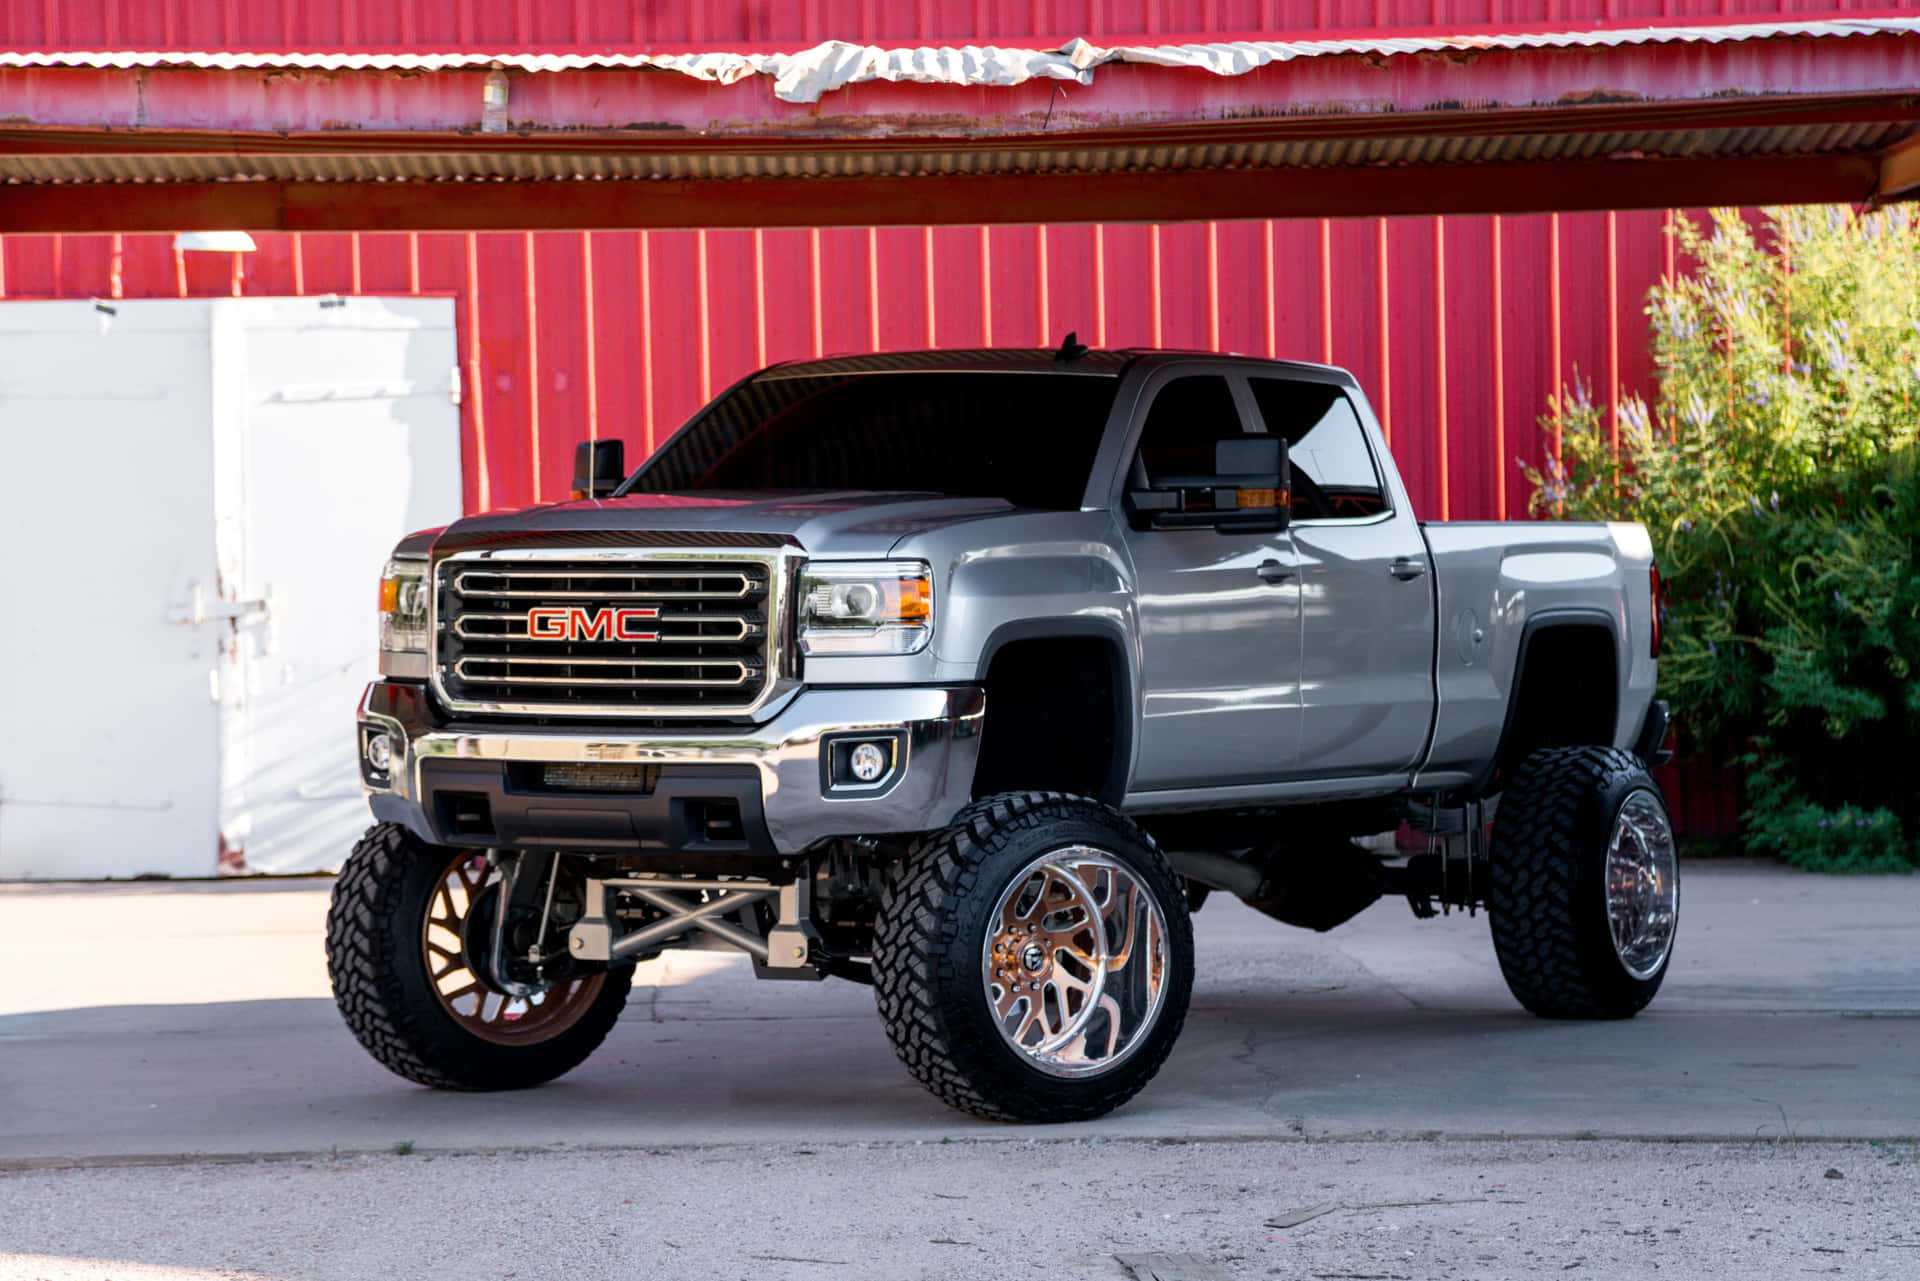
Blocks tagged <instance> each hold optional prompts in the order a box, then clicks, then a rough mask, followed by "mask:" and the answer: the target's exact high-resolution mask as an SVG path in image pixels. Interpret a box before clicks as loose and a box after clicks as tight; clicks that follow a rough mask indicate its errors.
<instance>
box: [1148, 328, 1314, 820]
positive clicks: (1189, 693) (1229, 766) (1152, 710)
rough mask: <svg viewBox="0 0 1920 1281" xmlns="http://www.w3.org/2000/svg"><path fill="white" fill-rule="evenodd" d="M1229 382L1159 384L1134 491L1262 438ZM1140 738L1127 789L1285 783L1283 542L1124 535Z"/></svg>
mask: <svg viewBox="0 0 1920 1281" xmlns="http://www.w3.org/2000/svg"><path fill="white" fill-rule="evenodd" d="M1243 395H1244V390H1242V391H1241V392H1240V395H1238V396H1237V395H1236V389H1235V386H1234V381H1233V380H1230V379H1229V378H1227V377H1224V376H1222V375H1220V374H1218V373H1208V374H1201V373H1191V372H1190V373H1182V372H1181V370H1180V369H1179V367H1177V366H1176V367H1173V368H1170V369H1168V370H1166V371H1164V373H1162V374H1159V375H1156V378H1155V381H1154V382H1153V383H1150V384H1149V385H1148V387H1147V389H1146V396H1147V402H1148V403H1147V409H1146V420H1145V425H1144V426H1143V428H1142V430H1141V435H1140V443H1139V445H1138V448H1137V451H1136V453H1135V455H1134V457H1133V459H1132V462H1131V468H1132V476H1133V480H1132V481H1130V484H1133V485H1135V486H1140V485H1151V484H1152V483H1153V480H1154V479H1155V478H1156V477H1159V476H1172V475H1194V474H1201V473H1210V472H1212V471H1213V466H1214V462H1213V447H1214V443H1215V442H1216V441H1218V440H1220V439H1222V438H1224V437H1231V436H1237V435H1241V434H1243V433H1245V432H1248V431H1255V430H1264V429H1262V428H1259V427H1258V426H1257V425H1256V424H1255V423H1254V421H1253V415H1252V413H1251V407H1250V406H1243V403H1242V400H1241V399H1240V396H1243ZM1126 539H1127V546H1128V550H1129V552H1130V554H1131V556H1132V559H1133V565H1134V572H1135V574H1136V577H1137V588H1138V602H1139V619H1140V646H1141V714H1142V721H1141V735H1140V748H1139V754H1138V758H1137V764H1136V766H1135V770H1134V776H1133V781H1132V786H1131V787H1130V789H1129V790H1130V791H1132V792H1141V791H1163V790H1167V789H1172V788H1181V787H1203V786H1204V787H1218V786H1223V785H1231V784H1236V783H1262V782H1269V781H1273V780H1276V779H1281V778H1284V777H1286V775H1287V774H1288V773H1290V772H1291V771H1292V769H1293V766H1294V759H1295V755H1296V752H1297V749H1298V740H1299V733H1300V694H1299V665H1300V587H1299V582H1300V580H1299V578H1298V575H1297V573H1296V570H1295V566H1294V553H1293V548H1292V546H1291V544H1290V542H1289V540H1288V537H1287V535H1286V534H1285V533H1274V534H1248V533H1224V534H1223V533H1219V532H1216V531H1214V530H1211V529H1188V530H1152V529H1144V530H1143V529H1131V528H1129V529H1128V530H1127V533H1126Z"/></svg>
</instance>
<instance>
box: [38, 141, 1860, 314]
mask: <svg viewBox="0 0 1920 1281" xmlns="http://www.w3.org/2000/svg"><path fill="white" fill-rule="evenodd" d="M1881 168H1882V166H1881V162H1880V160H1879V159H1878V158H1876V157H1874V156H1871V155H1803V156H1770V157H1705V158H1692V159H1681V160H1603V161H1550V162H1536V163H1513V164H1498V165H1399V166H1379V167H1372V166H1368V167H1353V168H1340V169H1310V170H1303V169H1295V170H1198V171H1192V172H1187V173H1183V174H1181V175H1179V176H1178V179H1177V180H1174V181H1169V179H1168V176H1167V175H1165V174H1158V173H1134V172H1120V173H1096V174H1084V173H1077V174H1020V173H1011V174H1009V173H1002V174H991V175H977V176H964V177H941V178H919V179H895V178H810V179H766V180H738V181H724V180H681V181H677V182H621V183H613V182H598V183H578V182H567V183H558V182H520V183H497V184H489V185H488V186H487V187H486V188H485V189H484V195H483V194H482V193H481V192H480V191H476V190H475V189H474V188H472V187H471V186H469V185H467V184H460V183H404V182H369V183H357V182H323V183H300V182H286V183H282V182H249V183H170V184H155V185H150V186H143V187H141V188H140V199H139V200H137V201H134V200H103V199H101V191H100V189H99V188H97V187H94V186H91V185H73V184H60V185H54V186H44V187H33V186H15V187H6V188H0V232H8V233H45V232H69V233H110V232H115V231H122V232H125V231H161V232H171V231H179V230H184V229H192V228H196V227H225V228H232V229H235V230H245V231H303V232H305V231H313V232H323V231H335V232H339V231H365V230H396V229H410V230H415V231H436V230H445V231H486V230H493V231H532V230H581V229H608V228H619V227H630V228H675V227H755V226H763V227H772V226H794V227H809V228H819V227H829V226H834V227H843V226H869V225H872V226H900V225H913V226H918V225H923V224H929V223H931V224H940V225H951V224H954V223H962V224H966V223H972V224H976V225H984V224H989V223H993V224H998V223H1032V222H1053V223H1085V222H1093V221H1095V220H1099V221H1104V222H1109V223H1113V222H1178V221H1202V220H1206V219H1219V220H1222V221H1225V220H1232V219H1255V218H1305V217H1364V216H1385V215H1399V214H1425V215H1429V216H1431V215H1434V214H1486V213H1537V212H1546V211H1548V210H1554V209H1557V210H1564V211H1568V212H1573V211H1578V210H1601V209H1659V208H1666V207H1669V206H1675V207H1687V206H1696V205H1741V204H1796V203H1819V202H1827V201H1849V202H1854V201H1864V200H1867V199H1869V198H1870V197H1872V196H1873V194H1874V193H1875V191H1876V190H1878V188H1879V183H1880V177H1881ZM987 265H989V264H988V263H986V262H983V266H987ZM817 278H818V277H817V275H816V276H815V279H816V280H817ZM1150 285H1151V287H1152V288H1153V290H1154V292H1155V293H1156V294H1157V293H1158V288H1159V282H1158V280H1157V279H1155V280H1152V281H1150ZM819 329H820V325H819V322H818V320H817V319H816V321H815V325H814V330H815V337H816V344H817V342H818V338H819Z"/></svg>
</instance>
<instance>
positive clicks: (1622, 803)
mask: <svg viewBox="0 0 1920 1281" xmlns="http://www.w3.org/2000/svg"><path fill="white" fill-rule="evenodd" d="M623 470H624V469H623V468H622V466H621V457H620V446H619V445H618V443H615V442H597V443H588V444H583V445H582V446H581V447H580V457H579V461H578V463H577V464H576V476H575V482H574V483H575V496H574V500H573V501H570V502H566V503H558V504H553V505H548V506H542V507H536V508H533V509H530V510H527V511H518V512H510V513H490V514H487V515H482V516H475V517H471V518H469V519H466V520H462V521H460V522H458V523H456V524H454V525H451V526H448V527H446V528H445V529H440V530H432V531H427V532H423V533H420V534H416V535H413V536H410V537H409V538H407V539H406V540H404V541H403V542H402V543H401V544H400V545H399V547H398V548H397V549H396V550H395V551H394V554H393V559H392V561H391V563H390V564H389V565H388V566H387V569H386V573H385V577H384V578H383V580H382V582H381V614H380V651H381V655H380V657H381V671H382V673H383V679H382V680H380V681H378V682H377V683H375V684H374V685H372V686H370V687H369V688H368V690H367V692H366V695H365V697H364V698H363V700H362V702H361V704H360V707H359V715H358V734H359V759H360V769H361V774H362V782H363V783H364V784H365V787H366V789H367V793H368V796H369V799H370V803H371V806H372V810H373V815H374V818H375V819H376V820H377V822H376V825H375V826H374V827H373V828H372V829H371V830H369V831H368V833H367V835H366V836H365V837H364V838H363V839H362V840H361V841H360V843H359V844H358V845H357V846H356V847H355V848H354V850H353V853H352V855H351V856H350V857H349V858H348V860H347V862H346V865H345V869H344V871H343V872H342V874H341V877H340V880H339V882H338V885H337V888H336V889H335V892H334V899H333V908H332V912H331V914H330V916H329V919H328V934H327V945H328V960H329V968H330V971H331V974H332V979H333V985H334V990H335V993H336V996H337V999H338V1002H339V1005H340V1009H341V1011H342V1012H343V1013H344V1014H345V1016H346V1021H347V1024H348V1026H349V1027H350V1028H351V1029H352V1030H353V1032H354V1034H355V1035H356V1036H357V1037H358V1038H359V1039H360V1041H361V1042H362V1043H363V1044H364V1045H365V1046H366V1048H367V1049H368V1050H369V1051H371V1052H372V1053H373V1055H374V1056H375V1057H376V1058H378V1059H379V1060H380V1061H381V1062H382V1063H384V1064H386V1065H387V1066H388V1067H390V1068H391V1069H393V1070H394V1071H395V1072H397V1073H399V1074H400V1075H402V1076H405V1077H407V1078H410V1079H412V1080H414V1081H418V1082H422V1083H424V1084H427V1085H431V1086H438V1087H442V1088H448V1089H466V1090H486V1089H505V1088H515V1087H522V1086H529V1085H534V1084H537V1083H540V1082H543V1081H547V1080H550V1079H552V1078H553V1077H556V1076H558V1075H560V1074H561V1073H563V1072H566V1071H568V1070H569V1069H571V1068H572V1067H574V1066H575V1065H577V1064H578V1063H580V1062H581V1061H582V1060H583V1059H584V1058H585V1057H586V1056H587V1055H588V1054H589V1053H591V1052H592V1051H593V1049H594V1048H595V1047H596V1046H597V1045H598V1044H599V1043H600V1041H601V1040H602V1039H603V1038H604V1037H605V1036H606V1034H607V1032H608V1030H609V1029H610V1028H611V1027H612V1025H613V1022H614V1020H615V1019H616V1018H617V1017H618V1016H619V1014H620V1010H621V1007H622V1006H623V1004H624V1003H625V1001H626V997H627V991H628V987H629V984H630V983H631V981H632V975H633V971H634V966H635V965H636V964H637V963H639V962H641V961H644V960H647V959H649V958H652V957H655V956H658V955H659V954H660V953H662V952H663V951H665V950H666V949H669V948H717V949H725V950H731V951H737V952H744V953H746V954H748V955H749V956H750V957H751V958H752V963H753V965H754V968H755V970H756V972H757V973H758V974H759V975H760V976H762V977H764V978H770V979H820V978H824V977H827V976H836V977H840V978H846V979H853V980H855V981H858V982H863V983H869V984H871V985H872V986H873V988H874V991H875V995H876V998H877V1003H878V1006H879V1011H880V1017H881V1019H882V1021H883V1022H884V1024H885V1027H886V1031H887V1034H888V1036H889V1037H890V1039H891V1040H892V1043H893V1045H894V1047H895V1048H896V1049H897V1050H898V1052H899V1055H900V1058H901V1059H902V1060H903V1061H904V1063H905V1064H906V1066H907V1067H908V1069H909V1070H910V1071H912V1073H913V1074H914V1075H915V1076H917V1077H918V1078H919V1079H920V1080H921V1081H922V1082H924V1083H925V1084H926V1086H927V1087H928V1088H929V1089H931V1090H932V1091H933V1092H934V1093H935V1094H937V1095H938V1096H939V1097H940V1098H942V1099H944V1100H945V1101H946V1102H948V1103H950V1104H952V1105H953V1106H955V1107H958V1108H961V1109H964V1110H966V1111H969V1112H973V1113H976V1114H979V1115H981V1116H986V1117H994V1118H1001V1119H1006V1120H1019V1121H1058V1120H1073V1119H1083V1118H1087V1117H1093V1116H1098V1115H1100V1114H1102V1113H1104V1112H1106V1111H1108V1110H1110V1109H1112V1108H1114V1107H1117V1106H1118V1105H1120V1104H1121V1103H1123V1102H1125V1101H1126V1100H1127V1099H1128V1098H1130V1097H1131V1096H1132V1095H1133V1094H1134V1093H1136V1092H1137V1091H1138V1090H1140V1089H1141V1088H1142V1087H1143V1086H1144V1085H1145V1084H1146V1083H1147V1081H1148V1080H1149V1079H1151V1078H1152V1076H1153V1075H1154V1073H1155V1072H1156V1071H1157V1070H1158V1069H1159V1067H1160V1065H1161V1064H1162V1063H1163V1062H1164V1061H1165V1059H1166V1056H1167V1054H1168V1052H1169V1050H1170V1049H1171V1047H1172V1045H1173V1042H1174V1039H1175V1038H1176V1037H1177V1036H1178V1034H1179V1031H1180V1027H1181V1024H1182V1022H1183V1020H1184V1019H1185V1016H1186V1011H1187V1001H1188V994H1189V991H1190V989H1191V987H1192V982H1193V968H1194V950H1193V931H1192V926H1191V924H1190V921H1189V913H1190V912H1192V911H1194V910H1196V909H1198V908H1199V907H1200V905H1201V904H1202V902H1203V901H1204V900H1205V899H1206V898H1207V896H1208V894H1209V893H1210V892H1225V893H1230V894H1233V895H1235V896H1237V897H1239V898H1241V899H1242V900H1244V901H1246V902H1247V903H1249V904H1251V905H1252V906H1254V907H1255V908H1257V909H1258V910H1260V911H1261V912H1263V913H1265V914H1267V915H1269V916H1271V917H1273V918H1275V919H1277V920H1280V921H1283V922H1286V923H1289V924H1293V925H1298V926H1303V927H1307V928H1312V929H1318V930H1326V929H1331V928H1333V927H1334V926H1336V925H1338V924H1340V923H1341V922H1343V921H1345V920H1347V919H1349V918H1351V917H1352V916H1353V915H1354V914H1355V913H1357V912H1359V911H1361V910H1363V909H1364V908H1366V907H1367V906H1369V905H1370V904H1372V903H1374V902H1375V901H1376V900H1378V899H1379V898H1380V897H1382V896H1383V895H1393V896H1398V897H1404V898H1405V899H1406V900H1407V902H1408V903H1409V904H1410V905H1411V908H1412V914H1413V915H1414V916H1416V917H1421V916H1430V915H1433V914H1434V913H1436V912H1439V911H1446V910H1451V909H1454V908H1461V909H1467V910H1473V909H1475V908H1478V907H1482V906H1484V907H1485V908H1486V909H1487V910H1488V911H1489V914H1490V917H1491V925H1492V933H1493V940H1494V946H1495V949H1496V951H1497V953H1498V956H1499V961H1500V965H1501V968H1502V970H1503V972H1504V974H1505V975H1506V978H1507V982H1508V984H1509V986H1510V987H1511V988H1512V990H1513V992H1514V994H1515V996H1516V997H1518V999H1519V1000H1520V1001H1521V1003H1522V1004H1524V1005H1525V1006H1526V1007H1527V1008H1528V1009H1530V1010H1532V1011H1534V1012H1535V1013H1538V1014H1541V1015H1544V1016H1547V1017H1550V1018H1623V1017H1627V1016H1630V1015H1632V1014H1633V1013H1635V1012H1636V1011H1637V1010H1639V1009H1640V1008H1641V1007H1642V1006H1644V1005H1645V1004H1646V1003H1647V1002H1648V1001H1649V1000H1651V999H1652V997H1653V994H1654V992H1655V990H1656V989H1658V987H1659V986H1660V982H1661V979H1662V978H1663V976H1664V975H1665V972H1666V968H1667V962H1668V957H1669V955H1670V953H1671V949H1672V943H1673V936H1674V928H1675V923H1676V919H1677V913H1678V908H1679V900H1678V888H1679V886H1678V879H1677V875H1676V864H1675V851H1674V839H1673V832H1672V828H1671V826H1670V824H1669V821H1668V817H1667V813H1666V809H1665V807H1664V805H1663V803H1662V801H1661V797H1660V792H1659V790H1658V788H1657V787H1656V786H1655V785H1654V783H1653V782H1652V781H1651V779H1650V778H1649V776H1648V773H1647V769H1648V767H1649V766H1650V765H1652V764H1654V763H1656V761H1657V760H1658V759H1659V753H1660V752H1661V750H1662V749H1661V744H1662V742H1663V740H1664V739H1665V737H1666V732H1667V723H1666V708H1665V705H1664V704H1662V703H1660V702H1657V701H1655V699H1654V697H1653V694H1654V677H1655V667H1656V662H1655V660H1656V655H1657V652H1658V648H1659V623H1658V611H1659V578H1658V574H1657V572H1656V571H1655V569H1654V566H1653V560H1652V555H1651V551H1650V547H1649V542H1648V538H1647V534H1646V531H1645V530H1644V529H1642V528H1641V527H1639V526H1637V525H1587V524H1551V523H1538V524H1535V523H1527V524H1491V523H1488V524H1479V523H1456V524H1423V523H1421V522H1420V521H1419V520H1418V519H1416V518H1415V516H1414V513H1413V509H1412V506H1411V504H1410V503H1409V502H1408V500H1407V491H1406V488H1405V486H1404V485H1403V484H1402V483H1401V480H1400V477H1399V475H1398V474H1397V473H1396V471H1395V469H1394V465H1393V460H1392V459H1391V457H1390V456H1389V455H1388V452H1387V449H1386V447H1385V442H1384V440H1383V439H1382V436H1381V433H1380V430H1379V427H1378V425H1377V424H1376V422H1375V420H1374V416H1373V414H1372V412H1371V411H1370V410H1369V408H1368V405H1367V401H1366V397H1365V396H1364V395H1363V394H1362V393H1361V391H1360V388H1359V387H1358V386H1357V385H1356V384H1355V382H1354V379H1353V378H1352V377H1351V376H1350V375H1349V374H1347V373H1345V372H1343V371H1341V370H1338V369H1331V368H1326V367H1323V366H1318V365H1306V364H1289V363H1279V362H1273V361H1262V360H1251V359H1241V358H1239V357H1227V356H1216V355H1209V354H1200V353H1185V352H1171V351H1089V350H1087V349H1086V348H1083V347H1080V346H1078V345H1077V344H1075V343H1074V342H1073V341H1072V339H1071V338H1069V340H1068V342H1067V343H1066V344H1065V345H1063V347H1062V348H1061V350H1059V351H1057V352H1049V351H1013V350H991V351H941V352H926V353H919V354H905V355H902V354H888V355H873V356H857V357H850V358H842V359H827V360H816V361H811V362H807V363H800V364H786V365H777V366H774V367H773V368H770V369H766V370H763V371H761V372H759V373H756V374H753V375H751V376H750V377H748V378H746V379H744V380H742V381H741V382H739V383H738V384H736V385H735V386H733V387H732V388H730V389H728V390H727V391H726V392H724V393H723V394H722V395H721V396H719V397H718V398H717V399H716V400H715V401H714V402H713V403H712V404H710V405H708V406H707V407H706V408H705V409H703V410H701V411H700V412H699V413H698V414H697V415H695V417H694V418H693V419H692V420H691V421H690V422H689V423H687V425H686V426H685V427H684V428H682V429H681V431H680V432H679V433H678V434H676V435H675V436H674V437H673V438H672V439H671V440H669V441H668V442H667V443H666V445H665V446H664V447H662V448H661V449H660V450H659V452H658V453H656V454H655V455H654V456H653V457H652V458H650V459H649V460H647V462H646V463H645V465H643V466H642V467H641V468H640V469H639V471H638V472H637V473H635V474H634V475H633V476H631V477H630V478H629V477H625V476H624V475H623V474H622V473H623Z"/></svg>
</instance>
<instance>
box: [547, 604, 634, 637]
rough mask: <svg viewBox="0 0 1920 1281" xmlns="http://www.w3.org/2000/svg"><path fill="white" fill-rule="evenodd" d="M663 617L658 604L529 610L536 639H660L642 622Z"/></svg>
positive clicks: (577, 606)
mask: <svg viewBox="0 0 1920 1281" xmlns="http://www.w3.org/2000/svg"><path fill="white" fill-rule="evenodd" d="M658 617H660V610H659V607H658V606H655V605H636V606H633V607H631V608H627V609H601V610H589V609H587V608H586V607H585V606H581V605H564V606H545V607H542V608H540V609H530V610H528V611H527V635H528V636H530V637H532V638H533V639H534V640H559V641H573V640H587V641H593V640H623V641H657V640H659V639H660V633H659V632H657V631H654V630H651V629H648V628H643V627H640V626H638V624H640V623H643V622H647V621H650V620H652V619H656V618H658Z"/></svg>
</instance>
